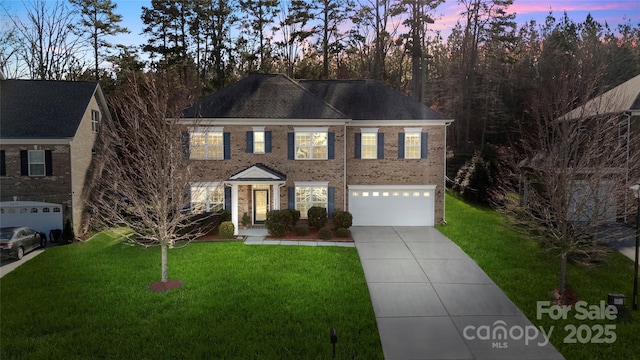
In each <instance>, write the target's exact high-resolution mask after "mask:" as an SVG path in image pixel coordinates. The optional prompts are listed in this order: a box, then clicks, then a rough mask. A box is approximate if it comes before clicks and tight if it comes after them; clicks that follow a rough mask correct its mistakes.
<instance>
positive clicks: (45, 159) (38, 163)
mask: <svg viewBox="0 0 640 360" xmlns="http://www.w3.org/2000/svg"><path fill="white" fill-rule="evenodd" d="M36 151H37V152H41V153H42V162H32V161H31V154H32V153H34V152H36ZM31 165H42V166H43V168H42V174H32V173H31ZM27 167H28V169H29V176H33V177H42V176H47V154H46V152H45V151H44V150H28V151H27Z"/></svg>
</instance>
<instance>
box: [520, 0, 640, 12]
mask: <svg viewBox="0 0 640 360" xmlns="http://www.w3.org/2000/svg"><path fill="white" fill-rule="evenodd" d="M625 10H629V11H633V12H637V11H638V3H637V2H635V1H617V2H609V1H593V0H556V1H553V2H551V3H550V2H548V1H537V0H535V1H532V0H520V1H518V0H515V1H514V3H513V5H511V6H510V7H509V11H511V12H515V13H517V14H518V15H522V14H529V13H540V12H543V13H548V12H549V11H553V12H554V13H555V12H563V11H567V12H568V11H585V12H596V11H625Z"/></svg>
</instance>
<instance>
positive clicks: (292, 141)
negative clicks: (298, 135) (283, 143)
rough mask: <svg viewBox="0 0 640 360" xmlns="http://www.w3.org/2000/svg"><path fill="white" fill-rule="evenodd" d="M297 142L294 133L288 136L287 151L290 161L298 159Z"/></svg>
mask: <svg viewBox="0 0 640 360" xmlns="http://www.w3.org/2000/svg"><path fill="white" fill-rule="evenodd" d="M295 147H296V140H295V134H294V133H288V134H287V149H288V150H289V151H288V159H289V160H295V158H296V149H295Z"/></svg>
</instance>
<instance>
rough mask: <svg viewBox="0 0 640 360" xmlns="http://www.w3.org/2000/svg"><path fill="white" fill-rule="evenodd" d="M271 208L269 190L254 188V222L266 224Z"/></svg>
mask: <svg viewBox="0 0 640 360" xmlns="http://www.w3.org/2000/svg"><path fill="white" fill-rule="evenodd" d="M267 210H269V190H253V222H254V223H255V224H264V221H265V220H266V219H267Z"/></svg>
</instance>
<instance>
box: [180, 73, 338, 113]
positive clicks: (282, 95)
mask: <svg viewBox="0 0 640 360" xmlns="http://www.w3.org/2000/svg"><path fill="white" fill-rule="evenodd" d="M183 117H185V118H209V119H212V118H272V119H346V118H347V117H346V116H345V115H344V114H342V113H341V112H340V111H338V110H336V109H335V108H333V107H332V106H330V105H329V104H327V103H325V102H324V101H322V100H320V99H318V98H317V97H315V96H314V95H312V94H311V93H310V92H308V91H306V90H305V89H304V88H303V87H301V86H300V85H299V84H297V83H296V82H295V81H293V80H291V79H290V78H288V77H286V76H284V75H273V74H252V75H249V76H248V77H246V78H244V79H242V80H240V81H238V82H236V83H234V84H232V85H229V86H227V87H225V88H223V89H221V90H220V91H218V92H216V93H214V94H211V95H209V96H206V97H204V98H203V99H201V100H200V101H198V102H197V103H195V104H193V105H192V106H190V107H188V108H187V109H185V110H184V112H183Z"/></svg>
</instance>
